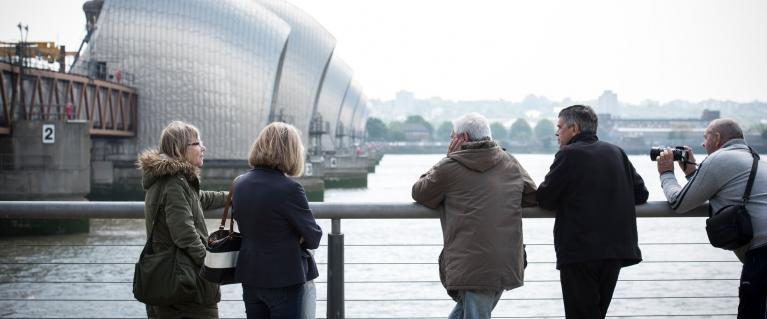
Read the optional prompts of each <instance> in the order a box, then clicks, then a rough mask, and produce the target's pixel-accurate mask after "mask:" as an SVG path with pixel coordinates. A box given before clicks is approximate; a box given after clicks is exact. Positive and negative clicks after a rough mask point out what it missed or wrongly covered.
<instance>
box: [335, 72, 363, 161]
mask: <svg viewBox="0 0 767 319" xmlns="http://www.w3.org/2000/svg"><path fill="white" fill-rule="evenodd" d="M361 96H362V87H361V86H360V84H359V82H357V80H355V79H354V78H352V83H351V84H350V85H349V89H348V90H347V91H346V96H344V101H343V103H341V109H340V110H339V112H338V121H337V124H336V129H335V130H334V132H335V133H336V134H335V135H336V136H337V137H338V136H343V138H341V139H339V138H336V148H343V147H347V146H350V141H351V135H352V129H353V127H352V119H353V117H354V108H356V107H357V103H359V101H360V97H361Z"/></svg>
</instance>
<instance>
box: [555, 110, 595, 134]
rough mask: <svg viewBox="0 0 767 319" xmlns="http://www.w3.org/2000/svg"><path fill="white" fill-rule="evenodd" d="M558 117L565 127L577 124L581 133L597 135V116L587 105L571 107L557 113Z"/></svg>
mask: <svg viewBox="0 0 767 319" xmlns="http://www.w3.org/2000/svg"><path fill="white" fill-rule="evenodd" d="M559 117H561V118H562V120H563V121H564V122H565V124H567V125H573V124H578V128H579V129H580V130H581V133H591V134H596V133H597V122H598V119H597V114H596V113H594V110H593V109H592V108H591V107H590V106H588V105H572V106H568V107H566V108H564V109H562V111H559Z"/></svg>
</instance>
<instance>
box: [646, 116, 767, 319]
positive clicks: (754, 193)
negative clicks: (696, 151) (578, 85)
mask: <svg viewBox="0 0 767 319" xmlns="http://www.w3.org/2000/svg"><path fill="white" fill-rule="evenodd" d="M703 148H704V149H706V153H708V157H706V159H705V160H704V161H703V162H701V163H700V164H699V165H698V166H697V168H696V166H695V165H689V164H688V165H684V163H683V162H679V167H680V168H681V169H682V170H683V171H684V174H685V176H686V177H687V184H686V185H685V186H684V187H682V186H680V185H679V183H678V182H677V180H676V177H675V176H674V154H673V150H671V149H666V150H664V151H663V152H662V153H661V154H659V155H658V157H657V161H658V173H659V174H660V180H661V187H663V193H664V194H665V195H666V199H667V200H668V203H669V205H671V208H672V209H673V210H675V211H676V212H678V213H685V212H687V211H689V210H691V209H693V208H695V207H697V206H699V205H701V204H703V203H705V202H706V201H708V203H709V205H710V208H709V212H717V213H719V212H725V211H727V207H729V206H733V205H741V204H743V205H744V206H745V210H746V211H747V212H748V216H749V217H750V222H751V225H752V234H753V239H751V241H750V242H748V243H746V244H744V245H742V246H741V247H740V248H738V249H737V251H736V254H737V255H738V257H739V258H740V260H741V261H742V262H743V269H742V271H741V275H740V288H739V292H740V293H739V297H740V304H739V305H738V318H767V309H765V301H767V168H766V167H765V166H764V164H765V163H764V162H763V161H761V160H759V155H757V154H756V153H755V152H753V151H752V150H751V148H750V147H749V146H748V145H747V144H746V141H745V140H744V139H743V131H742V130H741V129H740V126H739V125H738V124H737V123H735V121H733V120H731V119H717V120H713V121H711V123H710V124H709V125H708V127H707V128H706V131H705V132H704V134H703ZM685 152H686V158H687V161H686V162H688V163H695V156H694V155H693V153H692V149H690V148H689V147H686V148H685ZM752 171H753V172H754V173H753V174H754V176H753V178H752V180H753V184H752V188H751V189H750V192H749V190H748V189H747V187H746V186H747V184H748V181H749V176H751V172H752ZM709 238H710V239H712V243H713V238H711V234H710V233H709Z"/></svg>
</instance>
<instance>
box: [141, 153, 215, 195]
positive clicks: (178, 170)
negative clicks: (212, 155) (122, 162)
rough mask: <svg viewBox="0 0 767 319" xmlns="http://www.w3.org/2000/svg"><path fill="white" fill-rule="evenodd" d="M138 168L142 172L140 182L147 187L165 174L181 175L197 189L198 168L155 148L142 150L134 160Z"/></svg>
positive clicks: (198, 179)
mask: <svg viewBox="0 0 767 319" xmlns="http://www.w3.org/2000/svg"><path fill="white" fill-rule="evenodd" d="M136 165H137V166H138V169H139V170H141V171H142V172H143V176H142V180H141V184H142V186H143V187H144V189H149V187H151V186H152V184H154V183H155V182H157V181H158V180H159V179H161V178H163V177H165V176H174V175H183V176H184V177H186V178H187V180H188V181H189V184H190V185H192V186H193V187H195V188H197V189H199V185H200V169H199V168H198V167H196V166H194V165H192V164H191V163H189V162H186V161H180V160H177V159H174V158H172V157H170V156H168V155H166V154H164V153H160V151H158V150H156V149H149V150H146V151H144V152H142V153H141V154H140V155H139V156H138V161H136Z"/></svg>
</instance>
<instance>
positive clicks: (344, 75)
mask: <svg viewBox="0 0 767 319" xmlns="http://www.w3.org/2000/svg"><path fill="white" fill-rule="evenodd" d="M351 80H352V69H351V68H349V66H348V65H347V64H346V63H345V62H344V61H343V60H342V59H341V58H339V57H338V56H337V55H336V54H333V56H332V57H331V59H330V65H329V66H328V70H327V72H326V73H325V79H324V80H323V81H322V90H321V91H320V96H319V99H318V103H317V113H316V114H315V115H316V116H320V117H322V122H323V124H324V125H325V126H327V128H328V133H327V134H324V135H323V136H322V150H323V151H333V150H335V145H336V144H335V143H336V142H335V140H336V134H335V128H336V124H338V112H339V111H340V109H341V103H343V101H344V96H346V91H347V90H348V89H349V85H350V84H351Z"/></svg>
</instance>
